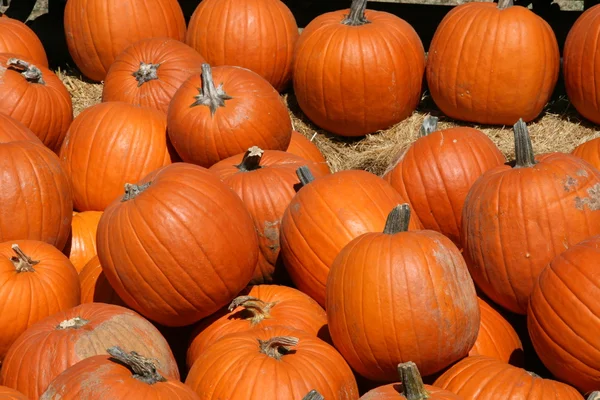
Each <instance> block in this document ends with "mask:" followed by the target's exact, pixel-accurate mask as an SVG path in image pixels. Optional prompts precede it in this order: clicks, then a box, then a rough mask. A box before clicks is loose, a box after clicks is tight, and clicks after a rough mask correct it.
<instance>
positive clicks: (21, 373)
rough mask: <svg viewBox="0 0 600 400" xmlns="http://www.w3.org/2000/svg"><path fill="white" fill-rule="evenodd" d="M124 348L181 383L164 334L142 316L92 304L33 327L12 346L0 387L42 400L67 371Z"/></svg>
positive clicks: (3, 368)
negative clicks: (42, 395)
mask: <svg viewBox="0 0 600 400" xmlns="http://www.w3.org/2000/svg"><path fill="white" fill-rule="evenodd" d="M115 345H118V346H120V347H123V348H128V349H131V351H136V352H138V353H140V354H145V355H146V356H147V357H150V358H153V359H155V362H156V365H157V368H158V369H159V370H160V371H161V372H162V373H163V374H164V376H165V377H168V378H171V379H179V371H178V369H177V364H176V362H175V359H174V358H173V354H172V353H171V350H170V349H169V346H168V344H167V342H166V340H165V339H164V338H163V337H162V335H161V334H160V332H158V330H157V329H156V328H155V327H154V326H153V325H152V324H151V323H150V322H148V321H147V320H145V319H144V318H142V317H141V316H140V315H138V314H137V313H135V312H133V311H131V310H129V309H126V308H123V307H119V306H115V305H109V304H100V303H89V304H81V305H80V306H77V307H74V308H71V309H69V310H67V311H63V312H60V313H57V314H54V315H52V316H50V317H48V318H45V319H43V320H41V321H39V322H37V323H36V324H34V325H32V326H31V327H30V328H29V329H28V330H27V331H26V332H24V333H23V334H22V335H21V336H19V338H18V339H17V341H16V342H15V343H14V344H13V346H11V348H10V350H9V352H8V354H7V356H6V358H5V359H4V362H3V364H2V370H1V372H0V381H1V382H2V384H3V385H5V386H8V387H11V388H13V389H16V390H18V391H20V392H21V393H23V394H25V395H27V396H29V398H31V399H37V398H39V396H40V395H41V394H42V393H43V392H44V391H45V390H46V388H47V387H48V385H49V384H50V382H51V381H52V380H53V379H54V378H56V377H57V376H58V375H60V374H61V373H62V372H64V371H65V370H66V369H67V368H69V367H71V366H73V365H75V364H77V363H78V362H80V361H82V360H84V359H86V358H88V357H92V356H95V355H99V354H106V350H105V349H107V348H109V347H110V346H115Z"/></svg>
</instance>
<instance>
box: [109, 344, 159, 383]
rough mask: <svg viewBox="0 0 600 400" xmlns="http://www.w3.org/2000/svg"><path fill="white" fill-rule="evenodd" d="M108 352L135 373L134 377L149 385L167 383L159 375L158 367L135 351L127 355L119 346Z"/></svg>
mask: <svg viewBox="0 0 600 400" xmlns="http://www.w3.org/2000/svg"><path fill="white" fill-rule="evenodd" d="M106 352H107V353H108V354H109V355H110V356H111V357H112V358H114V359H115V360H117V361H119V362H120V363H121V364H123V365H125V366H126V367H127V368H129V369H130V370H131V372H133V377H134V378H135V379H137V380H140V381H142V382H144V383H147V384H148V385H153V384H155V383H157V382H166V379H165V377H163V376H162V375H161V374H159V373H158V371H157V370H156V365H154V363H153V362H152V361H150V360H149V359H147V358H146V357H142V356H140V355H139V354H138V353H136V352H135V351H132V352H130V353H127V352H125V351H123V349H121V348H120V347H118V346H114V347H111V348H109V349H107V350H106Z"/></svg>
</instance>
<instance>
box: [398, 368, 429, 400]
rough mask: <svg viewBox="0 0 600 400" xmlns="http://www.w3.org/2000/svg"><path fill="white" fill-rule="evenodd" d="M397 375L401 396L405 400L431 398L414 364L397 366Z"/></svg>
mask: <svg viewBox="0 0 600 400" xmlns="http://www.w3.org/2000/svg"><path fill="white" fill-rule="evenodd" d="M398 374H399V375H400V382H402V394H403V395H404V397H406V400H425V399H428V398H429V397H431V396H430V394H429V392H428V391H427V389H425V385H423V379H422V378H421V374H420V373H419V369H418V368H417V365H416V364H415V363H414V362H412V361H409V362H406V363H402V364H398Z"/></svg>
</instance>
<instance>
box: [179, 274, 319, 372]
mask: <svg viewBox="0 0 600 400" xmlns="http://www.w3.org/2000/svg"><path fill="white" fill-rule="evenodd" d="M274 325H282V326H288V327H290V328H294V329H298V330H301V331H304V332H307V333H310V334H313V335H315V336H319V337H320V338H321V339H326V338H328V332H327V315H326V314H325V311H324V310H323V308H321V306H320V305H319V304H318V303H317V302H316V301H314V300H313V299H311V298H310V297H308V296H307V295H305V294H304V293H302V292H300V291H299V290H296V289H293V288H290V287H286V286H276V285H257V286H252V287H251V288H250V290H245V291H244V292H243V295H241V296H238V297H236V298H235V299H234V300H233V302H232V303H231V304H230V305H229V307H228V309H226V310H225V309H223V310H222V311H220V312H219V313H216V314H213V315H211V316H210V317H208V318H206V319H204V320H202V321H201V322H200V323H199V324H198V326H197V327H196V329H195V330H194V332H193V334H192V341H191V343H190V347H189V348H188V351H187V365H188V368H191V367H192V365H193V364H194V361H196V360H197V359H198V357H200V355H201V354H202V353H203V352H205V351H206V349H208V348H209V347H210V346H212V345H213V344H214V343H215V342H216V341H217V340H219V339H221V338H222V337H223V336H225V335H228V334H230V333H235V332H243V331H247V330H250V329H254V328H264V327H267V326H274Z"/></svg>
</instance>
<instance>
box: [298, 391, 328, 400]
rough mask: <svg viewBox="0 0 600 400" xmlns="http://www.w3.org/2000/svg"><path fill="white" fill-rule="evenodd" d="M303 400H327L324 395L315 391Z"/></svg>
mask: <svg viewBox="0 0 600 400" xmlns="http://www.w3.org/2000/svg"><path fill="white" fill-rule="evenodd" d="M302 400H325V398H324V397H323V395H322V394H321V393H319V392H317V391H316V390H315V389H313V390H311V391H310V392H308V393H307V394H306V396H304V397H303V398H302Z"/></svg>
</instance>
